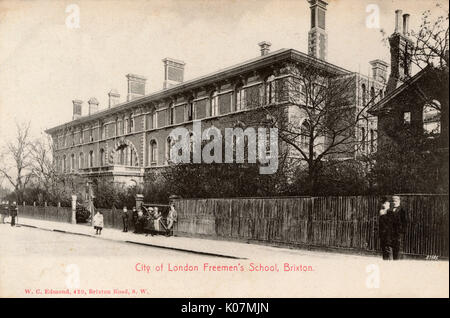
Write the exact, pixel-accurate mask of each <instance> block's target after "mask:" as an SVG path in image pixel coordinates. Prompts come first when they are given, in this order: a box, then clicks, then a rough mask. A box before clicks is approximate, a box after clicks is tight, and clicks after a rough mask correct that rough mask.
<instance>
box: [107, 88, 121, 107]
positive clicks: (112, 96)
mask: <svg viewBox="0 0 450 318" xmlns="http://www.w3.org/2000/svg"><path fill="white" fill-rule="evenodd" d="M108 97H109V98H108V100H109V103H108V107H109V108H111V107H114V106H116V105H117V104H119V102H120V94H119V92H118V91H117V90H115V89H112V90H111V91H110V92H109V93H108Z"/></svg>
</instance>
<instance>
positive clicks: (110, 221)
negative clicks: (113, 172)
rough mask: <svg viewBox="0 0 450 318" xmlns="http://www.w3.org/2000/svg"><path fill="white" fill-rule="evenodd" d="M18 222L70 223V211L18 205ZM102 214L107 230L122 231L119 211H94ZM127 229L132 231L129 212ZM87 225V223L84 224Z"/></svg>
mask: <svg viewBox="0 0 450 318" xmlns="http://www.w3.org/2000/svg"><path fill="white" fill-rule="evenodd" d="M18 208H19V212H18V215H19V220H20V217H21V216H23V217H26V218H32V219H39V220H48V221H57V222H69V223H70V222H71V219H72V209H71V208H66V207H55V206H45V207H44V206H30V205H25V206H24V205H19V207H18ZM96 210H99V211H101V212H102V213H103V222H104V225H105V227H107V228H116V229H122V228H123V223H122V214H121V212H122V211H121V210H119V209H96ZM129 215H130V218H129V229H130V230H133V229H134V226H133V224H132V223H133V222H132V220H131V219H132V218H131V211H129ZM86 224H89V223H86Z"/></svg>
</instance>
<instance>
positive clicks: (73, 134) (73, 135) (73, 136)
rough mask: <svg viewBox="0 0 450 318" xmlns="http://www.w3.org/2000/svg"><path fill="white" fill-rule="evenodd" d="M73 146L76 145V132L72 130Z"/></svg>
mask: <svg viewBox="0 0 450 318" xmlns="http://www.w3.org/2000/svg"><path fill="white" fill-rule="evenodd" d="M70 139H71V142H72V146H73V145H75V132H74V131H73V130H72V133H71V136H70Z"/></svg>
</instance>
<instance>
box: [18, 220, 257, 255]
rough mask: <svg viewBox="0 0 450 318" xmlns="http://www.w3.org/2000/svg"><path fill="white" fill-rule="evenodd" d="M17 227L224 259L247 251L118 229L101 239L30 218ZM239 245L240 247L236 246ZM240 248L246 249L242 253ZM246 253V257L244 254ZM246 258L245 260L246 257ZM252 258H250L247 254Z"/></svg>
mask: <svg viewBox="0 0 450 318" xmlns="http://www.w3.org/2000/svg"><path fill="white" fill-rule="evenodd" d="M17 224H18V225H22V226H27V227H35V228H39V229H43V230H49V231H55V232H64V233H69V234H77V235H84V236H90V237H94V238H99V239H105V240H113V241H121V242H126V243H133V244H140V245H147V246H152V247H161V248H166V249H173V250H177V251H185V252H189V253H197V254H203V255H211V256H219V257H227V258H243V259H245V258H247V257H248V255H249V254H248V252H249V249H248V248H249V247H248V244H246V243H236V242H227V241H216V240H207V239H206V240H205V239H198V238H187V237H176V236H170V237H166V236H163V235H154V236H151V235H148V236H146V235H145V234H135V233H133V232H126V233H125V232H122V231H120V230H118V229H113V228H103V230H102V234H101V235H96V234H95V230H94V228H93V227H91V226H89V225H86V224H71V223H64V222H55V221H47V220H37V219H31V218H25V217H20V218H19V222H18V223H17ZM236 244H238V245H242V246H238V247H237V246H236ZM242 247H247V248H246V249H243V248H242ZM245 251H246V252H247V253H246V252H245ZM246 255H247V257H246ZM250 255H251V254H250Z"/></svg>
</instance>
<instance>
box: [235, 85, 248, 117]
mask: <svg viewBox="0 0 450 318" xmlns="http://www.w3.org/2000/svg"><path fill="white" fill-rule="evenodd" d="M235 95H236V97H235V103H234V104H235V110H236V111H238V110H243V109H244V108H245V89H244V88H243V85H242V84H238V85H237V86H236V89H235Z"/></svg>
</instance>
